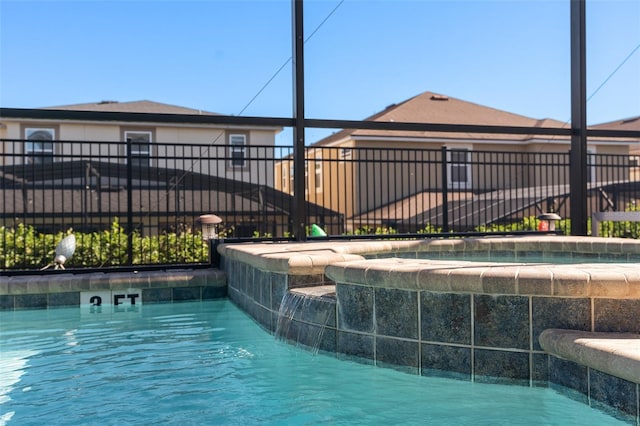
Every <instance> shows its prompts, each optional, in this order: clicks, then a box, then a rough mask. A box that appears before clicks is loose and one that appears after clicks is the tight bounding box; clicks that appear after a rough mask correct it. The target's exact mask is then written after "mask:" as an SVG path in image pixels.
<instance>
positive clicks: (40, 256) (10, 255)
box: [0, 219, 209, 269]
mask: <svg viewBox="0 0 640 426" xmlns="http://www.w3.org/2000/svg"><path fill="white" fill-rule="evenodd" d="M71 233H72V231H71V230H69V231H68V232H67V233H62V232H59V233H57V234H42V233H39V232H37V231H36V230H35V228H34V227H32V226H28V225H24V224H19V225H18V226H16V227H15V228H6V227H1V228H0V268H1V269H40V268H43V267H45V266H46V265H48V264H50V263H51V262H52V261H53V259H54V257H55V249H56V246H57V245H58V243H59V242H60V241H61V240H62V239H63V238H64V237H65V236H66V235H68V234H71ZM73 234H74V235H75V237H76V249H75V252H74V254H73V256H72V257H71V258H70V259H68V260H67V262H66V263H65V266H66V267H72V268H82V267H93V268H97V267H107V266H123V265H127V264H128V250H127V247H128V244H129V236H128V235H127V233H126V232H125V230H124V228H122V226H120V224H119V222H118V220H117V219H115V220H114V221H113V223H112V224H111V227H110V228H109V229H106V230H104V231H98V232H91V233H82V232H73ZM131 247H132V256H133V259H132V260H133V265H153V264H176V263H204V262H207V261H208V259H209V245H208V243H207V242H206V241H203V239H202V234H201V233H200V232H196V233H192V232H181V233H163V234H160V235H150V236H144V237H143V236H141V235H140V234H139V233H138V232H133V234H132V235H131Z"/></svg>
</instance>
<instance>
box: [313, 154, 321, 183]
mask: <svg viewBox="0 0 640 426" xmlns="http://www.w3.org/2000/svg"><path fill="white" fill-rule="evenodd" d="M314 163H315V170H314V171H315V187H316V192H320V191H322V154H320V153H318V155H317V156H316V159H315V161H314Z"/></svg>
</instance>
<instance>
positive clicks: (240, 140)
mask: <svg viewBox="0 0 640 426" xmlns="http://www.w3.org/2000/svg"><path fill="white" fill-rule="evenodd" d="M246 146H247V135H238V134H234V135H229V151H230V152H229V157H230V158H231V162H230V163H231V167H244V166H245V165H246V152H245V150H246Z"/></svg>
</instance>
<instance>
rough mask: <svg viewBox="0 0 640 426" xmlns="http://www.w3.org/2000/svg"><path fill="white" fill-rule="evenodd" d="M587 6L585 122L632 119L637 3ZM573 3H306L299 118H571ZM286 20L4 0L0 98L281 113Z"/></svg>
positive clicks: (184, 9) (200, 9) (639, 63)
mask: <svg viewBox="0 0 640 426" xmlns="http://www.w3.org/2000/svg"><path fill="white" fill-rule="evenodd" d="M586 10H587V25H586V32H587V44H586V46H587V47H586V48H587V95H588V97H589V100H588V103H587V122H588V123H589V124H598V123H603V122H608V121H613V120H618V119H623V118H629V117H634V116H639V115H640V1H639V0H587V2H586ZM569 12H570V0H503V1H498V0H466V1H462V0H446V1H431V0H411V1H405V0H306V1H305V2H304V33H305V38H306V43H305V57H304V61H305V68H306V71H305V116H306V117H307V118H324V119H347V120H362V119H365V118H367V117H369V116H371V115H373V114H375V113H377V112H379V111H381V110H383V109H384V108H385V107H387V106H388V105H390V104H394V103H400V102H402V101H404V100H406V99H409V98H411V97H413V96H416V95H418V94H420V93H422V92H425V91H430V92H436V93H440V94H444V95H448V96H451V97H455V98H459V99H462V100H465V101H469V102H474V103H477V104H481V105H485V106H488V107H492V108H497V109H501V110H505V111H509V112H512V113H516V114H521V115H525V116H527V117H532V118H539V119H541V118H553V119H556V120H560V121H563V122H566V121H569V119H570V116H571V108H570V55H569V52H570V34H569V23H570V17H569ZM291 22H292V19H291V1H289V0H254V1H250V0H234V1H223V0H194V1H190V0H177V1H173V0H136V1H129V0H102V1H99V0H70V1H62V0H38V1H32V0H0V106H2V107H8V108H39V107H49V106H57V105H68V104H75V103H85V102H99V101H102V100H117V101H121V102H124V101H136V100H151V101H156V102H162V103H168V104H173V105H180V106H184V107H189V108H196V109H201V110H206V111H212V112H217V113H221V114H227V115H245V116H268V117H290V116H291V115H292V105H293V102H292V90H293V89H292V88H293V78H292V68H291V54H292V47H291V31H292V30H291ZM328 131H330V130H327V129H310V130H308V132H307V136H306V137H307V141H308V143H312V142H315V141H316V140H318V139H319V138H321V137H323V136H325V135H326V134H327V132H328ZM287 137H288V136H287V133H286V132H284V133H283V134H282V135H281V136H280V137H279V138H280V139H281V140H280V141H277V143H279V144H288V143H290V142H289V141H287V140H285V139H286V138H287Z"/></svg>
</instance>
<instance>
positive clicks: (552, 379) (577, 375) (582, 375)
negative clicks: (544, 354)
mask: <svg viewBox="0 0 640 426" xmlns="http://www.w3.org/2000/svg"><path fill="white" fill-rule="evenodd" d="M588 374H589V373H588V368H587V367H585V366H584V365H579V364H576V363H575V362H571V361H566V360H563V359H560V358H557V357H555V356H549V387H551V388H553V389H555V390H557V391H558V392H560V393H562V394H563V395H566V396H567V397H569V398H571V399H574V400H576V401H580V402H582V403H584V404H588V403H589V401H588V398H587V392H588V391H589V381H588V377H589V376H588Z"/></svg>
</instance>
